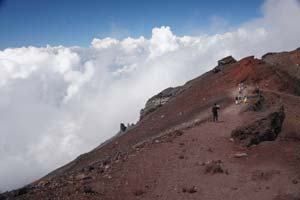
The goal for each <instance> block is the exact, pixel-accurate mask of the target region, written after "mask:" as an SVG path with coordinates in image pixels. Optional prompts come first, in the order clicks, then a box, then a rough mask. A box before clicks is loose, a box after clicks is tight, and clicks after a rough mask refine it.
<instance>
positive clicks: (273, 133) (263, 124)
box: [231, 106, 285, 147]
mask: <svg viewBox="0 0 300 200" xmlns="http://www.w3.org/2000/svg"><path fill="white" fill-rule="evenodd" d="M284 119H285V113H284V108H283V106H281V107H280V109H278V110H277V111H275V112H272V113H270V114H269V115H268V116H267V117H264V118H262V119H259V120H257V121H255V122H253V123H251V124H250V125H246V126H242V127H239V128H237V129H235V130H233V131H232V133H231V137H232V138H233V139H234V140H235V141H237V142H241V143H243V144H244V145H246V146H247V147H250V146H252V145H257V144H259V143H261V142H263V141H274V140H276V138H277V136H278V135H279V133H280V132H281V129H282V124H283V121H284Z"/></svg>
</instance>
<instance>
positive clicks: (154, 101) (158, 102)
mask: <svg viewBox="0 0 300 200" xmlns="http://www.w3.org/2000/svg"><path fill="white" fill-rule="evenodd" d="M181 91H182V87H175V88H173V87H170V88H167V89H165V90H163V91H162V92H160V93H159V94H157V95H155V96H153V97H152V98H150V99H149V100H148V101H147V103H146V105H145V108H143V109H142V110H141V112H140V119H143V118H144V117H145V116H146V115H148V114H150V113H152V112H154V111H155V110H156V109H157V108H159V107H161V106H162V105H164V104H166V103H167V102H168V101H169V100H170V99H171V98H173V97H175V96H176V95H177V94H179V93H180V92H181Z"/></svg>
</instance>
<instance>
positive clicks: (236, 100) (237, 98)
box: [235, 96, 239, 105]
mask: <svg viewBox="0 0 300 200" xmlns="http://www.w3.org/2000/svg"><path fill="white" fill-rule="evenodd" d="M235 104H236V105H237V104H239V97H238V96H236V97H235Z"/></svg>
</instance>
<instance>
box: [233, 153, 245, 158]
mask: <svg viewBox="0 0 300 200" xmlns="http://www.w3.org/2000/svg"><path fill="white" fill-rule="evenodd" d="M247 156H248V154H247V153H236V154H234V157H235V158H242V157H247Z"/></svg>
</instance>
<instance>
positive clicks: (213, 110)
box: [211, 103, 220, 122]
mask: <svg viewBox="0 0 300 200" xmlns="http://www.w3.org/2000/svg"><path fill="white" fill-rule="evenodd" d="M219 109H220V106H219V105H217V104H216V103H215V104H214V106H213V107H212V110H211V111H212V113H213V121H214V122H218V116H219V115H218V110H219Z"/></svg>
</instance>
